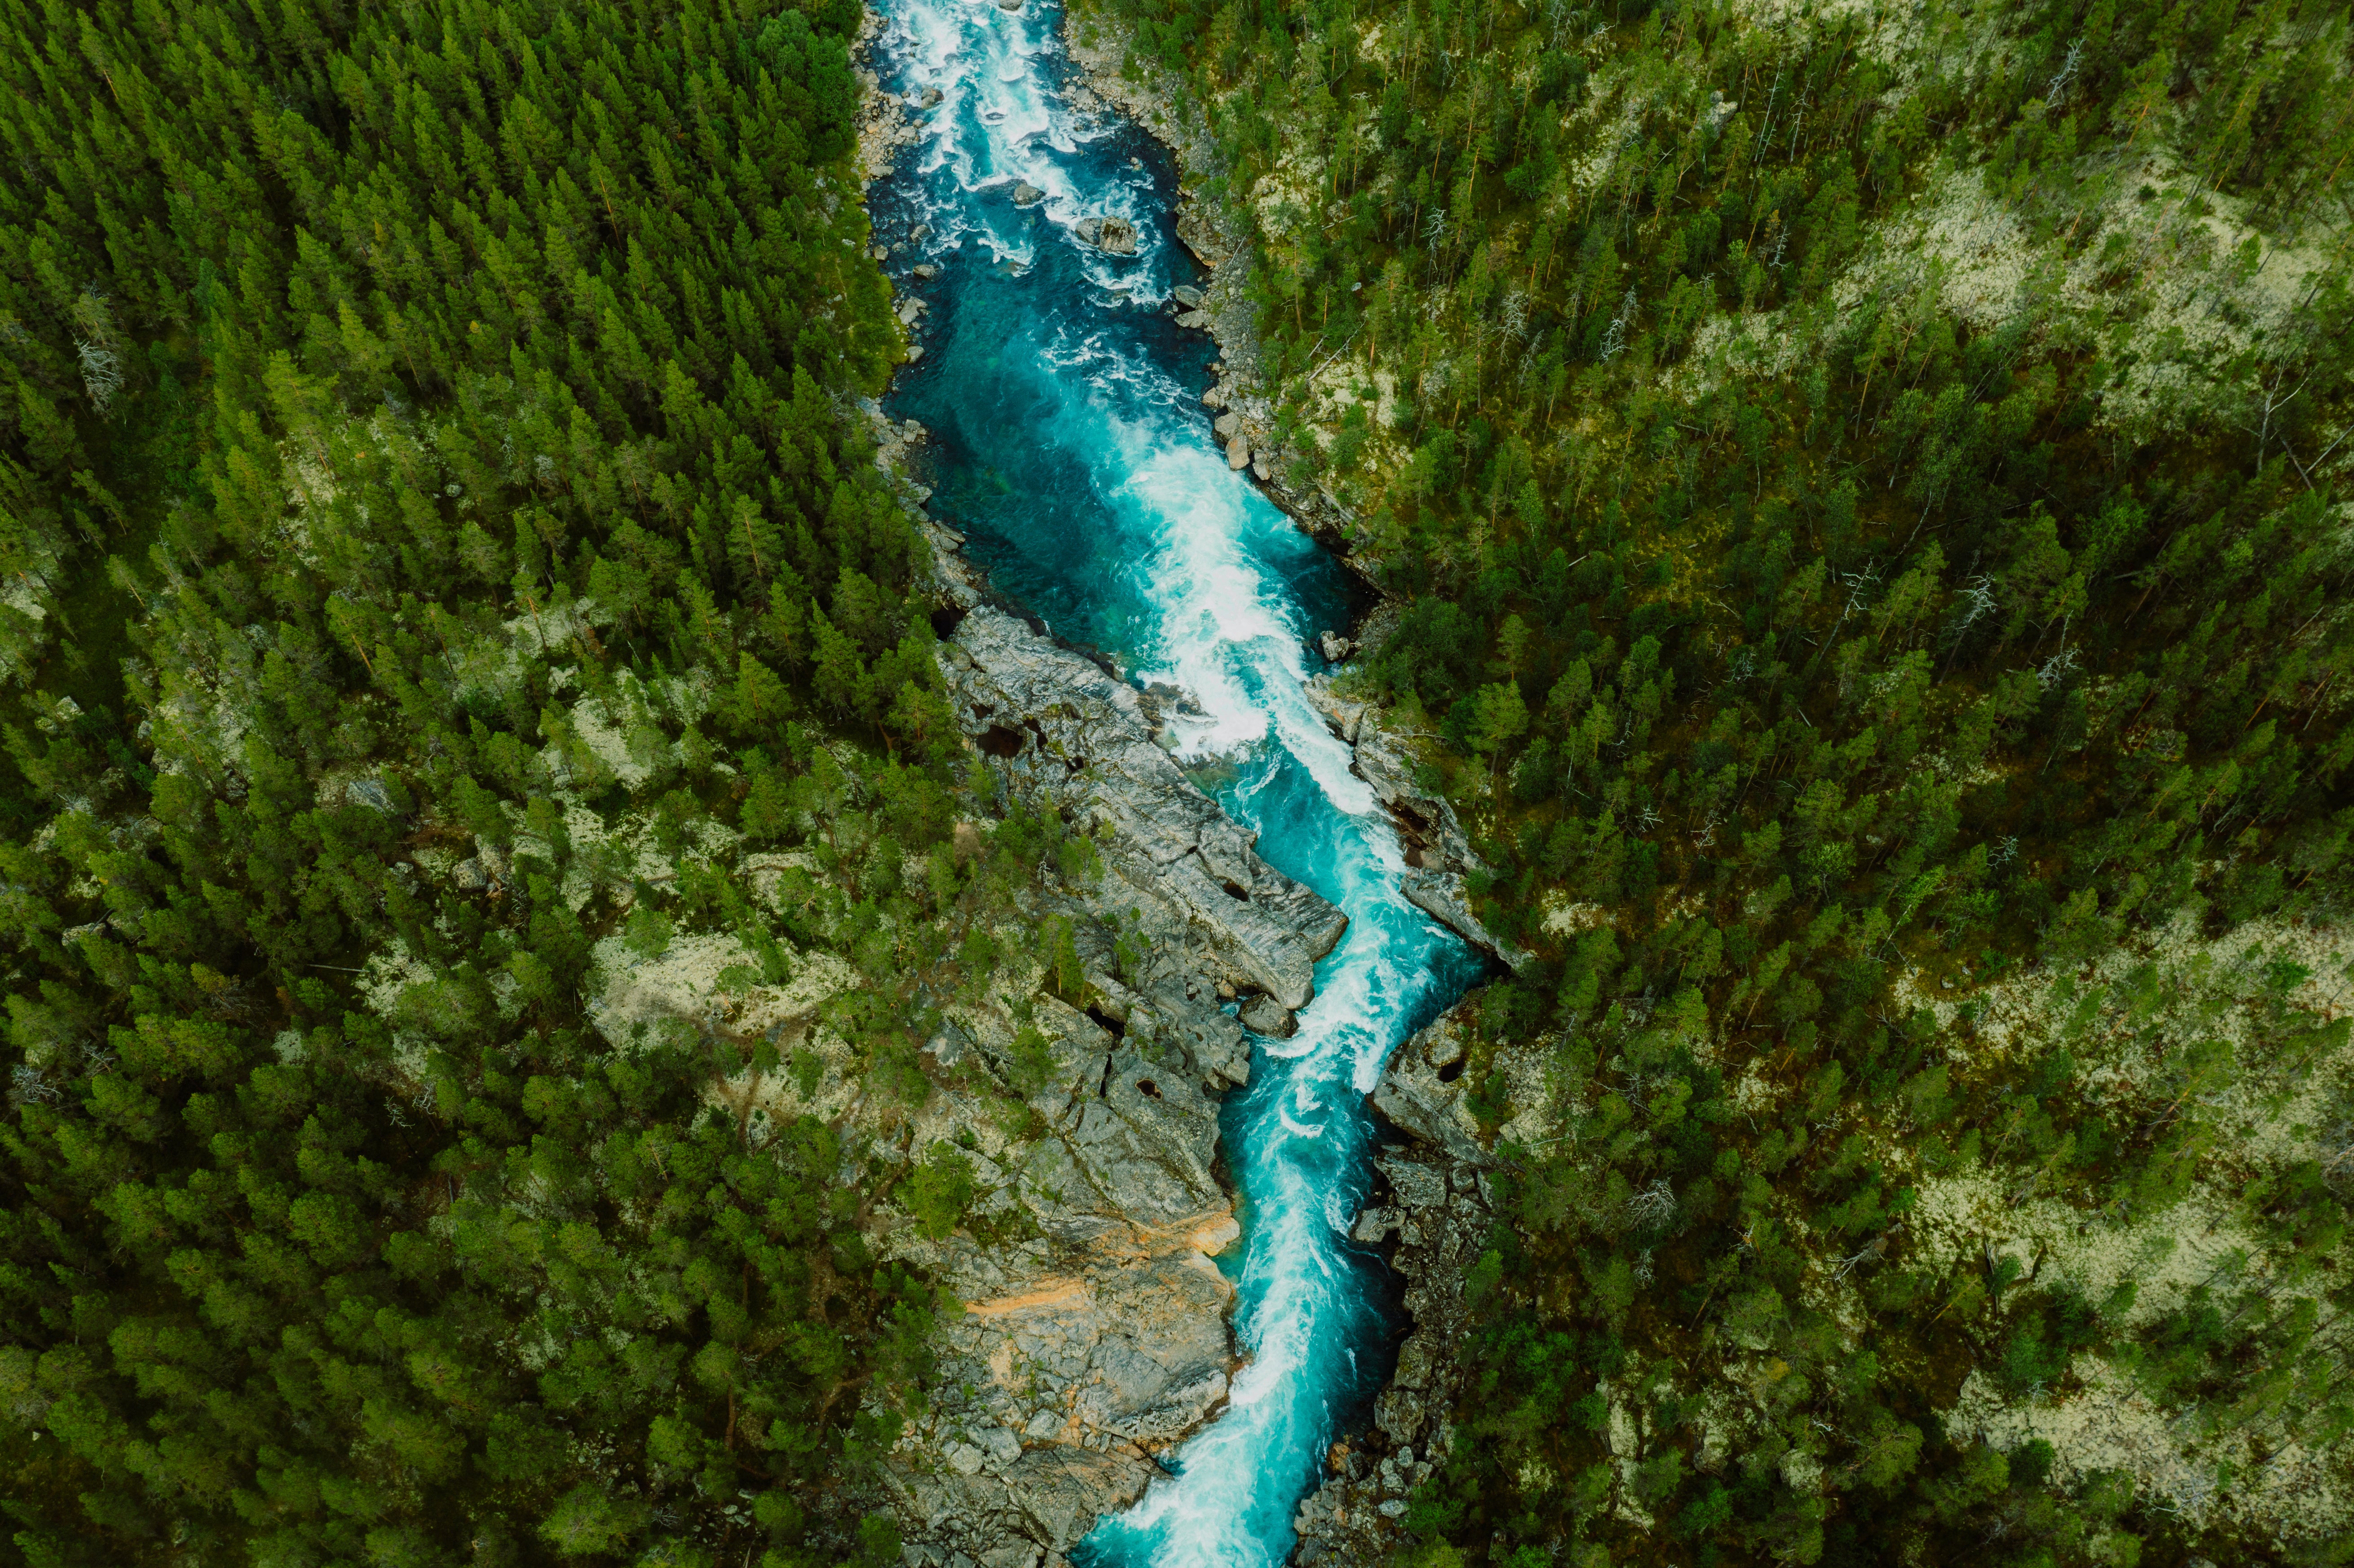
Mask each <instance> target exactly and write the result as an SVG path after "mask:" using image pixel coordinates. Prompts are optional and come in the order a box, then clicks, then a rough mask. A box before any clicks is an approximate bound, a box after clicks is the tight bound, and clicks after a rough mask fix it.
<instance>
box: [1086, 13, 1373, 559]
mask: <svg viewBox="0 0 2354 1568" xmlns="http://www.w3.org/2000/svg"><path fill="white" fill-rule="evenodd" d="M1063 41H1064V47H1065V48H1066V50H1067V51H1068V53H1069V56H1070V58H1071V62H1072V63H1073V64H1074V65H1076V67H1077V68H1078V69H1079V71H1080V73H1081V75H1082V76H1083V78H1084V79H1085V82H1086V85H1085V87H1084V88H1082V89H1079V90H1076V91H1075V92H1074V94H1073V98H1074V101H1076V103H1077V104H1078V105H1079V106H1080V107H1081V108H1087V107H1091V106H1094V105H1098V104H1109V105H1111V106H1114V107H1116V108H1118V109H1119V111H1121V112H1123V113H1125V114H1127V115H1128V116H1129V119H1131V120H1133V121H1135V122H1137V123H1138V124H1139V125H1141V126H1142V127H1144V128H1145V130H1147V131H1149V132H1151V134H1152V136H1153V137H1154V139H1155V140H1157V141H1159V142H1160V143H1161V145H1162V146H1164V147H1166V148H1168V149H1169V153H1170V155H1171V156H1172V157H1173V158H1175V159H1176V161H1177V167H1178V171H1179V175H1180V188H1179V193H1178V207H1177V238H1179V239H1180V240H1182V241H1183V242H1184V245H1185V248H1186V249H1188V250H1190V251H1192V252H1193V259H1194V260H1196V261H1199V262H1200V263H1201V264H1202V266H1203V268H1204V270H1206V271H1207V272H1208V274H1209V281H1208V282H1207V284H1206V285H1205V286H1204V287H1202V288H1200V289H1198V290H1189V291H1187V292H1185V293H1180V294H1179V295H1178V296H1177V302H1178V304H1179V306H1180V307H1182V313H1181V314H1180V315H1179V316H1178V318H1177V319H1178V324H1180V325H1181V326H1187V327H1193V328H1198V329H1200V330H1202V331H1204V332H1207V333H1208V334H1210V335H1211V337H1212V338H1213V339H1214V340H1215V341H1216V343H1217V345H1218V349H1219V358H1218V360H1217V362H1216V363H1215V364H1214V365H1213V366H1211V370H1212V373H1213V374H1214V376H1216V377H1217V380H1216V382H1215V383H1214V385H1213V386H1212V387H1210V388H1209V389H1208V391H1206V392H1204V394H1203V397H1202V405H1203V408H1204V410H1206V411H1207V413H1208V414H1209V416H1210V418H1211V423H1212V428H1213V429H1214V431H1215V433H1216V435H1217V439H1218V441H1219V443H1220V444H1221V445H1222V446H1223V447H1224V448H1225V453H1226V463H1227V466H1228V467H1230V468H1233V469H1235V470H1236V471H1248V472H1249V473H1250V476H1251V478H1252V479H1254V480H1255V481H1257V483H1258V487H1259V489H1260V490H1261V491H1262V492H1263V493H1265V494H1266V495H1267V499H1268V500H1270V501H1272V502H1274V503H1275V504H1276V505H1277V506H1278V507H1280V508H1282V509H1283V511H1284V512H1285V514H1288V516H1289V517H1290V518H1291V519H1292V521H1294V522H1295V523H1298V524H1299V526H1300V527H1301V528H1302V529H1303V530H1305V531H1306V532H1307V533H1308V534H1310V535H1313V536H1314V537H1315V538H1317V539H1319V540H1321V541H1322V542H1323V543H1324V544H1326V545H1328V546H1331V549H1332V551H1333V554H1334V555H1335V556H1337V557H1338V558H1339V559H1340V561H1341V564H1343V565H1344V566H1346V567H1349V568H1350V570H1351V571H1352V572H1354V573H1356V574H1357V575H1358V576H1359V577H1363V578H1364V579H1365V581H1366V582H1367V584H1368V585H1369V586H1378V585H1374V584H1373V577H1372V573H1371V567H1372V563H1371V562H1368V561H1366V560H1364V559H1363V558H1361V557H1359V556H1356V555H1355V554H1353V553H1352V550H1351V548H1350V537H1349V526H1348V525H1349V524H1351V523H1352V522H1353V519H1352V517H1351V515H1350V514H1349V512H1348V509H1347V508H1345V507H1343V506H1342V505H1341V503H1340V502H1339V501H1337V500H1335V499H1334V498H1333V497H1332V496H1331V494H1330V493H1327V492H1326V491H1325V490H1323V489H1322V488H1321V487H1320V485H1318V484H1317V483H1316V482H1314V481H1313V480H1311V479H1307V478H1304V477H1300V476H1297V475H1295V473H1294V472H1293V467H1294V464H1293V459H1294V457H1295V456H1296V455H1297V454H1296V453H1295V452H1294V451H1292V450H1290V449H1288V448H1287V447H1286V446H1285V445H1284V444H1283V443H1282V441H1281V440H1279V439H1278V435H1277V430H1276V409H1275V404H1274V401H1273V398H1272V397H1271V393H1272V390H1273V388H1272V387H1271V384H1270V383H1269V381H1268V378H1267V376H1266V374H1265V371H1264V369H1263V367H1262V366H1261V363H1260V356H1259V338H1258V329H1257V325H1256V323H1254V321H1253V320H1252V306H1251V303H1250V296H1249V292H1248V290H1247V287H1246V283H1247V281H1248V279H1249V276H1250V269H1251V263H1252V259H1253V257H1252V248H1251V236H1250V229H1249V226H1248V225H1247V224H1246V222H1244V221H1243V219H1242V218H1241V217H1240V216H1239V215H1238V214H1236V213H1235V212H1233V211H1231V210H1229V209H1228V208H1227V207H1225V206H1224V205H1223V204H1221V203H1218V202H1214V201H1211V200H1207V199H1205V198H1204V187H1205V186H1206V185H1207V184H1208V182H1209V181H1211V180H1212V179H1214V178H1215V177H1217V176H1218V175H1221V174H1222V173H1223V172H1224V164H1223V161H1222V159H1221V158H1220V156H1219V154H1218V148H1217V143H1216V141H1215V139H1214V137H1213V136H1212V135H1211V134H1210V132H1209V128H1208V127H1207V126H1206V125H1204V124H1203V123H1202V122H1201V120H1200V119H1199V117H1198V116H1197V115H1196V114H1194V113H1193V111H1192V108H1191V105H1190V104H1189V103H1188V102H1187V101H1186V100H1185V98H1184V96H1183V94H1182V93H1181V92H1179V91H1177V90H1174V88H1173V87H1172V85H1171V84H1169V83H1167V82H1166V81H1165V80H1164V79H1162V76H1161V73H1160V71H1159V70H1158V69H1157V68H1153V67H1150V66H1146V65H1140V66H1139V68H1138V73H1137V75H1136V76H1134V77H1133V78H1130V77H1129V76H1127V75H1125V74H1123V72H1122V66H1123V64H1124V63H1125V62H1126V61H1128V59H1129V37H1128V34H1127V32H1126V31H1125V29H1124V27H1123V26H1122V24H1121V23H1120V22H1119V20H1118V19H1117V18H1114V17H1111V16H1106V15H1104V14H1102V13H1099V12H1093V11H1086V12H1076V13H1075V12H1066V13H1065V16H1064V23H1063ZM1189 294H1190V295H1192V296H1193V297H1188V295H1189Z"/></svg>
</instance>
